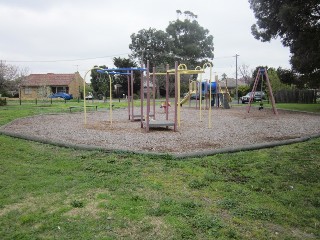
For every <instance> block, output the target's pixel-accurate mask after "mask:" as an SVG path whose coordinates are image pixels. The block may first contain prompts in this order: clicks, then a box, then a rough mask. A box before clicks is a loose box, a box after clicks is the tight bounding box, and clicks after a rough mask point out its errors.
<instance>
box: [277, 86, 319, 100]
mask: <svg viewBox="0 0 320 240" xmlns="http://www.w3.org/2000/svg"><path fill="white" fill-rule="evenodd" d="M274 98H275V101H276V102H277V103H316V102H317V91H316V90H297V89H294V90H280V91H277V92H276V93H275V94H274Z"/></svg>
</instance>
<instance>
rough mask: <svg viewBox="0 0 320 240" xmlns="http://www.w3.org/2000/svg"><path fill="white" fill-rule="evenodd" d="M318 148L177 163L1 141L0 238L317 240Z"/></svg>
mask: <svg viewBox="0 0 320 240" xmlns="http://www.w3.org/2000/svg"><path fill="white" fill-rule="evenodd" d="M15 108H16V109H15ZM62 108H63V105H62V106H60V105H57V106H54V107H52V108H51V110H41V111H50V112H52V111H55V112H61V109H62ZM18 110H19V111H18ZM37 111H38V110H33V108H32V107H30V108H24V109H23V108H20V107H17V106H12V107H10V106H8V107H6V110H4V108H0V125H3V124H5V123H6V122H8V121H10V120H12V119H14V118H17V117H22V116H27V115H31V114H38V112H37ZM319 146H320V139H319V138H318V139H313V140H310V141H308V142H303V143H299V144H293V145H287V146H281V147H276V148H272V149H263V150H258V151H248V152H239V153H233V154H221V155H215V156H210V157H204V158H192V159H185V160H183V161H182V160H175V159H171V158H170V157H168V158H163V157H162V158H160V157H158V156H154V157H153V156H144V155H135V154H121V153H102V152H98V151H81V150H73V149H67V148H59V147H55V146H50V145H45V144H41V143H35V142H31V141H25V140H19V139H14V138H11V137H7V136H3V135H0V153H1V155H0V156H1V160H0V192H1V194H0V222H1V224H0V239H319V238H320V178H319V172H320V147H319Z"/></svg>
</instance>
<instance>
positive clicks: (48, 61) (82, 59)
mask: <svg viewBox="0 0 320 240" xmlns="http://www.w3.org/2000/svg"><path fill="white" fill-rule="evenodd" d="M127 54H129V53H119V54H114V55H109V56H102V57H92V58H78V59H58V60H4V61H5V62H17V63H19V62H26V63H50V62H75V61H86V60H93V59H99V58H110V57H116V56H122V55H127Z"/></svg>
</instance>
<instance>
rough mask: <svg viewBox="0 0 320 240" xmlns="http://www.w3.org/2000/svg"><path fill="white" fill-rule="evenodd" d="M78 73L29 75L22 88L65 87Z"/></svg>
mask: <svg viewBox="0 0 320 240" xmlns="http://www.w3.org/2000/svg"><path fill="white" fill-rule="evenodd" d="M76 75H78V77H80V75H79V73H70V74H69V73H68V74H54V73H47V74H30V75H29V76H27V77H26V78H25V79H24V80H23V81H22V84H21V85H22V86H66V85H69V84H70V83H71V81H72V80H74V79H75V78H76Z"/></svg>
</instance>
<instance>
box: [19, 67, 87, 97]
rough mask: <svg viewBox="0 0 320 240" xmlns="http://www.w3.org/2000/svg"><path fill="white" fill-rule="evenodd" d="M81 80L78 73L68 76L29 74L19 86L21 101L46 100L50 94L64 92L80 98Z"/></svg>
mask: <svg viewBox="0 0 320 240" xmlns="http://www.w3.org/2000/svg"><path fill="white" fill-rule="evenodd" d="M83 81H84V80H83V78H82V77H81V76H80V74H79V72H75V73H68V74H55V73H47V74H30V75H29V76H27V77H26V78H25V79H24V80H23V81H22V82H21V85H20V94H21V96H20V97H21V98H22V99H35V98H46V97H48V96H49V95H50V94H51V93H57V92H64V93H68V94H72V96H73V97H74V98H78V97H80V87H81V86H83Z"/></svg>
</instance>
